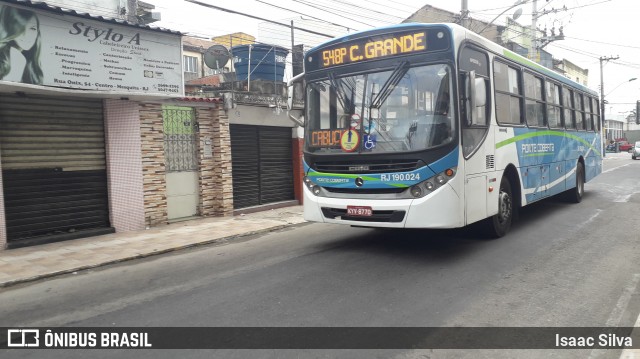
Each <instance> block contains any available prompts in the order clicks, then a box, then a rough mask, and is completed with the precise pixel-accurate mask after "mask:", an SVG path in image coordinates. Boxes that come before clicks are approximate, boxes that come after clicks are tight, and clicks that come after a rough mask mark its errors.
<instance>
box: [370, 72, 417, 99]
mask: <svg viewBox="0 0 640 359" xmlns="http://www.w3.org/2000/svg"><path fill="white" fill-rule="evenodd" d="M408 70H409V62H408V61H403V62H401V63H399V64H398V66H396V68H395V69H394V70H393V72H392V73H391V75H389V78H388V79H387V81H386V82H385V83H384V85H382V87H381V88H380V92H378V94H377V95H376V97H375V98H374V99H373V100H372V101H371V108H380V106H382V103H383V102H385V101H386V100H387V97H389V95H391V92H393V90H394V89H395V86H396V85H397V84H398V83H399V82H400V80H402V78H403V77H404V75H405V74H406V73H407V71H408Z"/></svg>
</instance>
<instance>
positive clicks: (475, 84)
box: [463, 71, 487, 126]
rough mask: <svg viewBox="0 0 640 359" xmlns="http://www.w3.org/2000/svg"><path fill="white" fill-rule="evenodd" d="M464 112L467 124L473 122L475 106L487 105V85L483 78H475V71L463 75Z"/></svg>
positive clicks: (469, 124)
mask: <svg viewBox="0 0 640 359" xmlns="http://www.w3.org/2000/svg"><path fill="white" fill-rule="evenodd" d="M464 91H465V93H464V97H463V98H464V112H465V115H466V121H467V126H471V125H473V123H474V116H475V114H476V108H478V107H483V106H486V105H487V85H486V82H485V80H484V79H482V78H476V72H475V71H469V72H467V73H466V74H465V75H464Z"/></svg>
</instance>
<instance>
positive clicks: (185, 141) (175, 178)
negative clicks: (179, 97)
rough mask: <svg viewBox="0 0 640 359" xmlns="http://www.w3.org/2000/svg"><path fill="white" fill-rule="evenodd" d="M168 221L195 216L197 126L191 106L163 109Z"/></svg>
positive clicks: (196, 194)
mask: <svg viewBox="0 0 640 359" xmlns="http://www.w3.org/2000/svg"><path fill="white" fill-rule="evenodd" d="M162 121H163V127H164V152H165V159H166V171H167V174H166V182H167V216H168V218H169V220H173V219H179V218H186V217H193V216H196V215H198V204H199V200H200V199H199V187H200V186H199V171H198V168H199V164H198V124H197V122H196V119H195V112H194V110H193V108H190V107H179V106H163V107H162Z"/></svg>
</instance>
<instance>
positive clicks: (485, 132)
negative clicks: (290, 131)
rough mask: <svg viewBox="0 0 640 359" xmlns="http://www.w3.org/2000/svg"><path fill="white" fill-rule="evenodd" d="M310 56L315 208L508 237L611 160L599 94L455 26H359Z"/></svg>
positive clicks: (394, 224) (381, 223)
mask: <svg viewBox="0 0 640 359" xmlns="http://www.w3.org/2000/svg"><path fill="white" fill-rule="evenodd" d="M304 64H305V73H304V75H303V76H301V77H302V78H304V83H305V95H304V96H305V108H304V121H305V131H304V133H305V135H304V137H305V146H304V171H305V177H304V186H303V187H304V189H303V191H304V218H305V219H306V220H308V221H316V222H325V223H341V224H347V225H352V226H364V227H386V228H456V227H463V226H466V225H468V224H471V223H475V222H479V221H484V226H485V228H486V229H487V232H488V233H489V234H490V235H491V236H494V237H500V236H503V235H504V234H506V233H507V232H508V230H509V229H510V227H511V223H512V221H513V218H514V215H515V214H516V213H517V212H516V211H517V210H518V208H520V207H522V206H526V205H528V204H530V203H533V202H536V201H538V200H540V199H543V198H546V197H549V196H553V195H557V194H563V195H564V196H565V197H566V198H568V199H569V200H571V201H572V202H580V201H581V199H582V196H583V193H584V183H585V182H587V181H589V180H591V179H592V178H594V177H595V176H596V175H598V174H599V173H601V172H602V141H601V135H600V132H601V131H600V130H601V127H600V126H601V119H600V110H599V103H598V101H597V98H598V96H597V93H595V92H594V91H592V90H590V89H588V88H586V87H585V86H582V85H580V84H578V83H576V82H573V81H571V80H569V79H567V78H565V77H564V76H562V75H560V74H558V73H556V72H553V71H551V70H549V69H546V68H544V67H542V66H540V65H538V64H536V63H534V62H532V61H530V60H528V59H526V58H524V57H521V56H519V55H517V54H515V53H514V52H511V51H509V50H507V49H505V48H503V47H501V46H499V45H497V44H495V43H493V42H491V41H489V40H487V39H485V38H483V37H481V36H479V35H477V34H475V33H473V32H471V31H468V30H466V29H465V28H463V27H460V26H458V25H455V24H402V25H396V26H391V27H385V28H379V29H373V30H368V31H363V32H359V33H354V34H349V35H348V36H344V37H341V38H336V39H334V40H331V41H329V42H327V43H325V44H323V45H320V46H318V47H316V48H313V49H312V50H310V51H308V52H307V53H306V54H305V56H304Z"/></svg>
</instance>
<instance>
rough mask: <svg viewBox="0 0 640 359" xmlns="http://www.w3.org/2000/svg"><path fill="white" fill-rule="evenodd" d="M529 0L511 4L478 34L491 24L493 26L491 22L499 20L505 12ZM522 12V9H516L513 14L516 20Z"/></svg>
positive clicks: (479, 32) (520, 0)
mask: <svg viewBox="0 0 640 359" xmlns="http://www.w3.org/2000/svg"><path fill="white" fill-rule="evenodd" d="M527 1H529V0H518V1H516V2H515V3H514V4H513V5H511V6H510V7H508V8H507V9H506V10H505V11H503V12H501V13H500V14H498V16H496V17H494V18H493V20H491V21H489V23H488V24H487V25H485V27H483V28H482V30H480V31H478V35H480V34H482V33H483V32H484V30H486V29H487V28H488V27H489V26H491V24H493V22H494V21H496V20H498V18H499V17H500V16H502V15H504V13H505V12H507V11H509V10H511V9H513V8H514V7H516V6H519V5H522V4H524V3H526V2H527ZM521 14H522V11H516V12H515V13H514V14H513V19H514V20H516V19H517V18H519V17H520V15H521Z"/></svg>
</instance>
